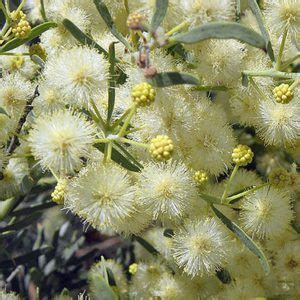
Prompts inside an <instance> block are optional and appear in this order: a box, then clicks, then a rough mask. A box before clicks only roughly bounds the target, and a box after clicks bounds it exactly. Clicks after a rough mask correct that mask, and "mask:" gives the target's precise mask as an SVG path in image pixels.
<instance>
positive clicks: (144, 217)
mask: <svg viewBox="0 0 300 300" xmlns="http://www.w3.org/2000/svg"><path fill="white" fill-rule="evenodd" d="M151 221H152V215H151V214H150V213H148V212H145V211H144V209H143V208H141V207H139V206H138V205H133V206H132V213H131V214H129V215H127V216H125V217H124V218H122V219H119V220H115V222H114V224H113V226H112V229H113V230H115V231H116V232H117V233H119V234H122V235H124V236H128V235H132V234H139V233H140V232H142V231H144V230H145V229H146V228H147V227H148V226H149V224H150V223H151Z"/></svg>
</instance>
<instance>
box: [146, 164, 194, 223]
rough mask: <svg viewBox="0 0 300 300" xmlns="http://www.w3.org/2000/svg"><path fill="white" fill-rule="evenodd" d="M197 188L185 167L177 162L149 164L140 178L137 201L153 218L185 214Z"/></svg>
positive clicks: (178, 216) (167, 217)
mask: <svg viewBox="0 0 300 300" xmlns="http://www.w3.org/2000/svg"><path fill="white" fill-rule="evenodd" d="M195 195H196V190H195V187H194V186H193V180H192V178H191V176H190V174H189V172H188V170H187V168H186V167H185V166H184V165H183V164H180V163H175V162H170V163H150V164H148V165H147V166H145V168H144V169H143V171H142V173H141V178H140V202H141V204H142V205H145V207H146V208H147V210H148V211H149V212H151V213H152V214H153V216H154V218H158V217H163V218H166V219H178V218H180V217H182V215H184V213H185V210H186V208H187V207H188V206H189V200H190V201H191V199H193V198H195V197H196V196H195Z"/></svg>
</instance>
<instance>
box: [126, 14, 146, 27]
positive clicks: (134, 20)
mask: <svg viewBox="0 0 300 300" xmlns="http://www.w3.org/2000/svg"><path fill="white" fill-rule="evenodd" d="M144 21H145V16H144V15H141V14H139V13H132V14H130V15H129V16H128V18H127V21H126V24H127V26H128V27H129V28H130V29H132V30H139V29H141V27H142V24H143V22H144Z"/></svg>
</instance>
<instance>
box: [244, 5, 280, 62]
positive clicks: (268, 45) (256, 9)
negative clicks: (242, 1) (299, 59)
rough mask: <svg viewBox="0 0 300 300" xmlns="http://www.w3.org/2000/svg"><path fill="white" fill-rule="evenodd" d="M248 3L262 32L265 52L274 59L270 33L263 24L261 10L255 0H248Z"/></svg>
mask: <svg viewBox="0 0 300 300" xmlns="http://www.w3.org/2000/svg"><path fill="white" fill-rule="evenodd" d="M248 4H249V6H250V9H251V10H252V13H253V14H254V16H255V18H256V21H257V23H258V26H259V29H260V31H261V34H262V36H263V38H264V40H265V45H266V49H267V53H268V55H269V57H270V58H271V60H272V61H275V56H274V52H273V47H272V44H271V39H270V35H269V32H268V31H267V29H266V26H265V24H264V19H263V15H262V13H261V10H260V8H259V6H258V4H257V1H256V0H248Z"/></svg>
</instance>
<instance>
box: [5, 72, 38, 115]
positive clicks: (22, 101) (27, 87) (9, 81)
mask: <svg viewBox="0 0 300 300" xmlns="http://www.w3.org/2000/svg"><path fill="white" fill-rule="evenodd" d="M33 93H34V89H33V87H32V84H31V83H30V82H29V81H27V80H25V79H24V78H23V77H22V76H21V75H20V74H18V73H15V74H4V76H3V77H2V78H1V79H0V107H2V108H4V109H5V110H6V112H7V113H8V114H9V115H10V116H11V117H14V118H15V119H17V118H18V117H20V114H21V113H22V112H23V109H24V107H25V105H26V101H27V100H29V99H30V97H32V96H33Z"/></svg>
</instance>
